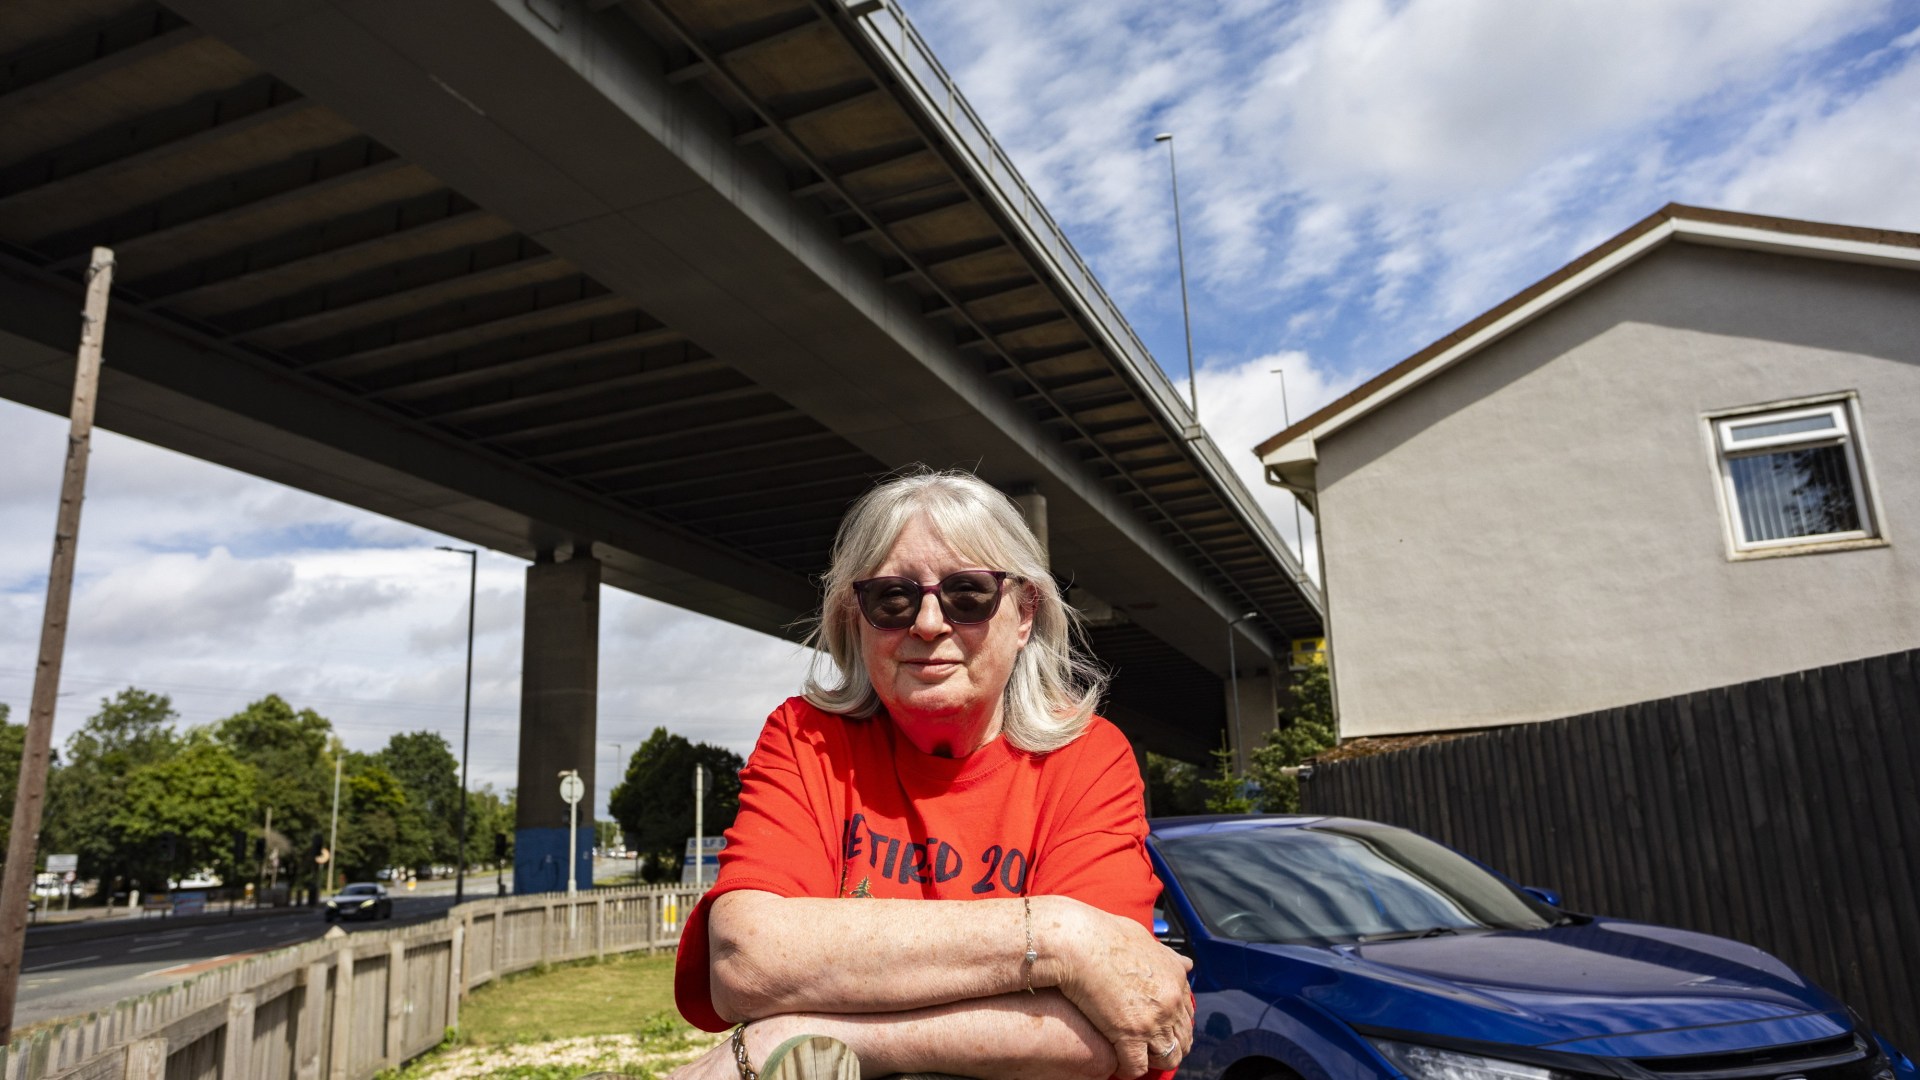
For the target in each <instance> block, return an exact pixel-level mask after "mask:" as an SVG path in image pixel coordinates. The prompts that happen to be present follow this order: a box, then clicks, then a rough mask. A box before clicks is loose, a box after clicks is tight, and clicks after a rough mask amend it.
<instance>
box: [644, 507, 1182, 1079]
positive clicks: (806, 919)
mask: <svg viewBox="0 0 1920 1080" xmlns="http://www.w3.org/2000/svg"><path fill="white" fill-rule="evenodd" d="M1070 620H1071V615H1070V614H1069V611H1068V609H1067V607H1066V606H1065V604H1064V603H1063V602H1062V600H1061V597H1060V593H1059V589H1058V588H1057V587H1056V586H1055V584H1054V581H1053V578H1052V576H1051V575H1050V574H1049V572H1048V569H1047V561H1046V556H1045V553H1044V552H1043V551H1042V550H1041V549H1040V546H1039V544H1038V543H1037V542H1036V541H1035V539H1034V536H1033V534H1032V532H1030V531H1029V530H1028V529H1027V527H1026V524H1025V523H1024V522H1023V521H1022V520H1021V517H1020V514H1019V511H1018V510H1017V509H1016V508H1015V506H1014V505H1013V503H1012V502H1011V500H1009V499H1008V498H1007V497H1006V496H1004V495H1002V494H1001V493H999V492H998V491H996V490H994V489H993V488H991V487H989V486H988V485H987V484H985V483H983V482H981V481H980V480H978V479H976V478H974V477H972V476H969V475H966V474H963V473H933V472H921V473H918V474H915V475H909V476H904V477H901V478H897V479H894V480H891V481H889V482H886V483H883V484H881V485H880V486H879V487H877V488H875V489H874V490H873V491H871V492H869V493H867V494H866V495H865V496H864V497H862V498H861V499H860V500H859V501H858V502H857V503H856V504H854V506H853V508H852V509H851V510H850V511H849V512H848V514H847V517H846V520H845V521H844V522H842V524H841V526H840V532H839V536H838V537H837V538H836V540H835V542H834V550H833V562H832V566H831V568H830V569H829V570H828V572H827V576H826V580H825V589H824V599H823V601H822V607H821V613H820V622H819V626H818V629H817V631H816V634H815V643H816V644H817V645H819V646H820V647H821V648H823V649H824V651H825V652H826V653H827V655H828V656H830V657H831V658H832V660H833V663H834V666H835V669H836V670H835V676H836V677H834V678H831V679H827V680H825V681H822V680H820V679H818V678H814V679H810V680H809V681H808V684H807V686H806V692H805V694H804V695H803V696H801V697H797V698H791V699H789V700H788V701H787V702H786V703H785V704H783V705H781V706H780V708H778V709H776V710H775V711H774V713H773V715H772V716H771V717H770V718H769V719H768V721H767V725H766V728H765V729H764V730H763V731H762V733H761V735H760V741H759V744H758V745H757V746H756V747H755V748H754V751H753V755H752V757H751V758H750V759H749V760H748V762H747V766H746V769H745V770H744V771H743V772H742V773H741V792H740V812H739V816H738V817H737V818H736V820H735V822H734V826H733V828H732V829H731V830H729V831H728V833H727V846H726V848H725V850H724V851H723V852H722V854H721V862H720V873H719V877H718V880H717V881H716V882H715V883H714V886H713V888H712V889H711V890H710V891H708V893H707V894H706V896H705V897H704V898H703V899H702V900H701V902H700V904H699V905H698V906H697V907H696V908H695V909H694V911H693V913H692V915H691V917H690V918H689V919H688V921H687V924H686V928H685V932H684V935H683V937H682V939H681V946H680V955H679V960H678V965H677V968H676V972H675V995H676V999H677V1001H678V1004H679V1006H680V1011H681V1012H682V1013H684V1014H685V1015H686V1017H687V1018H688V1019H689V1020H691V1021H692V1022H693V1023H695V1024H697V1025H699V1026H701V1027H703V1028H706V1029H707V1030H710V1031H721V1030H724V1029H725V1028H726V1027H728V1026H729V1025H734V1024H737V1025H739V1026H737V1027H736V1028H735V1029H734V1035H733V1038H732V1039H731V1040H729V1041H728V1042H725V1043H722V1044H721V1045H719V1046H718V1047H716V1048H715V1049H714V1050H713V1051H711V1052H709V1053H708V1054H707V1055H706V1056H705V1057H703V1058H701V1059H700V1060H698V1061H696V1062H695V1063H693V1064H692V1065H689V1066H687V1067H686V1068H684V1069H682V1070H681V1071H680V1073H678V1074H677V1075H676V1078H675V1080H734V1078H735V1077H736V1076H737V1077H739V1078H740V1080H754V1078H755V1075H756V1073H757V1072H758V1071H759V1070H760V1069H762V1068H765V1067H766V1066H767V1064H768V1059H769V1058H770V1057H779V1058H781V1059H782V1060H783V1061H785V1063H786V1067H784V1068H781V1069H780V1070H779V1074H780V1075H781V1076H783V1077H785V1076H795V1075H800V1076H806V1075H814V1076H817V1075H820V1074H821V1073H822V1072H823V1071H826V1072H828V1073H829V1074H830V1073H831V1072H832V1070H833V1068H834V1067H835V1066H834V1063H833V1061H832V1060H830V1059H831V1058H832V1057H833V1056H834V1055H833V1052H834V1051H840V1050H842V1049H843V1048H842V1046H841V1044H844V1051H847V1052H850V1053H845V1054H842V1056H843V1057H846V1058H847V1059H848V1060H852V1059H853V1055H857V1062H858V1064H857V1065H844V1064H843V1065H842V1066H840V1067H841V1068H843V1069H845V1071H844V1072H843V1073H842V1075H850V1074H852V1072H853V1071H854V1070H856V1069H857V1070H858V1072H861V1073H864V1074H865V1075H866V1076H869V1077H872V1076H878V1075H882V1074H888V1073H901V1072H938V1073H950V1074H958V1075H962V1076H973V1077H989V1078H994V1080H999V1078H1011V1077H1026V1076H1055V1077H1084V1078H1101V1077H1108V1076H1119V1077H1124V1078H1132V1077H1137V1076H1139V1075H1141V1074H1142V1073H1144V1072H1146V1071H1147V1070H1149V1069H1154V1070H1161V1071H1166V1070H1171V1069H1173V1068H1175V1067H1176V1066H1177V1065H1178V1064H1179V1062H1180V1058H1181V1055H1182V1054H1184V1053H1185V1052H1186V1050H1187V1048H1188V1047H1189V1046H1190V1045H1191V1042H1192V1021H1193V1017H1192V1011H1191V998H1190V996H1189V994H1188V992H1187V987H1186V980H1185V972H1186V970H1187V968H1188V967H1189V966H1190V964H1189V963H1188V961H1187V960H1186V959H1185V958H1183V957H1181V956H1179V955H1177V954H1176V953H1174V952H1173V951H1172V950H1170V949H1168V948H1166V947H1165V946H1163V945H1161V944H1160V943H1159V942H1157V941H1156V940H1154V938H1153V936H1152V932H1151V929H1150V927H1151V922H1152V908H1153V902H1154V899H1155V897H1156V896H1157V895H1158V893H1159V888H1160V886H1159V883H1158V881H1156V880H1155V878H1154V875H1153V870H1152V868H1151V866H1150V865H1149V864H1148V861H1147V855H1146V849H1145V846H1144V841H1145V837H1146V821H1145V818H1144V816H1143V810H1142V799H1141V783H1140V775H1139V771H1138V769H1137V768H1136V766H1135V763H1134V757H1133V753H1132V751H1131V750H1130V748H1129V747H1128V745H1127V741H1126V739H1125V737H1124V736H1122V735H1121V734H1120V732H1119V731H1118V730H1117V729H1116V728H1115V727H1114V726H1113V725H1112V724H1110V723H1108V722H1107V721H1106V720H1103V719H1101V718H1100V717H1097V716H1095V715H1093V709H1094V705H1095V703H1096V701H1097V699H1098V697H1099V695H1100V692H1101V690H1102V680H1101V678H1100V677H1099V675H1098V673H1097V671H1096V670H1095V669H1094V668H1093V667H1092V666H1091V665H1090V664H1089V663H1087V662H1086V660H1085V659H1084V658H1082V657H1081V656H1079V655H1078V654H1076V652H1075V651H1074V648H1073V645H1072V643H1071V640H1070V631H1071V625H1070ZM929 901H932V902H929ZM799 1036H823V1037H826V1039H830V1040H838V1042H828V1041H825V1040H823V1039H819V1038H816V1039H814V1040H813V1041H812V1042H811V1043H807V1044H805V1048H806V1049H807V1050H810V1051H818V1052H820V1053H825V1055H826V1057H825V1058H824V1059H823V1058H822V1057H821V1056H820V1053H814V1054H807V1053H798V1054H796V1053H788V1049H789V1047H792V1046H795V1045H800V1042H799V1040H798V1039H797V1037H799ZM823 1048H824V1049H823ZM796 1058H807V1059H808V1060H810V1061H814V1062H815V1065H814V1066H813V1067H812V1069H811V1070H809V1069H807V1068H795V1067H794V1064H793V1062H794V1059H796ZM823 1060H824V1061H825V1064H820V1062H821V1061H823Z"/></svg>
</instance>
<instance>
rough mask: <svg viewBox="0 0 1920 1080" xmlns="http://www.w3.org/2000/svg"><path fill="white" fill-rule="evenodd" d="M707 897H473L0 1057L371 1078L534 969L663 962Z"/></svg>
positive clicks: (53, 1064)
mask: <svg viewBox="0 0 1920 1080" xmlns="http://www.w3.org/2000/svg"><path fill="white" fill-rule="evenodd" d="M698 897H699V890H697V889H693V888H682V887H676V886H666V887H659V888H631V889H606V890H598V891H594V892H587V893H581V894H579V895H578V896H576V897H574V898H572V899H568V898H567V896H566V895H565V894H562V893H546V894H540V895H534V896H517V897H503V898H497V899H486V900H475V901H471V902H468V903H465V904H461V905H460V906H458V907H456V908H454V909H452V910H451V911H450V912H448V913H447V914H446V915H445V916H443V917H442V918H440V919H437V920H435V921H433V922H427V923H418V924H415V925H412V926H404V927H399V928H397V929H392V930H369V931H362V932H359V933H353V934H346V935H344V936H338V937H330V938H320V939H316V940H314V941H309V942H305V943H303V944H300V945H295V946H292V947H290V948H286V949H281V950H279V951H277V952H272V953H267V954H264V955H261V956H258V957H255V958H253V959H250V960H246V961H243V962H240V963H235V964H229V965H227V966H225V967H221V968H217V969H215V970H213V971H210V972H208V973H206V974H204V975H201V976H198V977H197V978H193V979H190V980H188V981H186V982H183V983H178V984H175V985H173V986H170V987H167V988H166V989H163V990H156V991H153V992H151V993H147V994H142V995H140V996H139V997H133V998H128V999H127V1000H125V1001H122V1002H120V1003H119V1004H117V1005H114V1006H113V1007H111V1008H109V1009H105V1010H102V1011H100V1012H96V1013H91V1014H89V1015H87V1016H84V1017H80V1018H76V1019H74V1020H69V1021H67V1022H65V1023H62V1024H59V1025H56V1026H54V1027H51V1028H46V1029H42V1030H40V1031H37V1032H34V1033H33V1034H32V1035H29V1036H28V1037H27V1038H25V1039H22V1040H19V1041H17V1042H15V1043H13V1044H12V1045H10V1046H7V1047H5V1048H4V1049H0V1080H255V1078H259V1080H365V1078H367V1077H371V1076H373V1075H374V1074H375V1073H376V1072H378V1071H380V1070H381V1069H383V1068H388V1067H390V1066H395V1065H399V1064H400V1063H402V1062H404V1061H406V1060H408V1059H410V1058H413V1057H417V1056H418V1055H420V1054H422V1053H425V1052H426V1051H428V1050H430V1049H432V1048H433V1047H434V1046H436V1045H438V1044H439V1043H440V1041H441V1040H442V1039H443V1038H444V1037H445V1035H446V1031H447V1029H448V1028H452V1027H456V1026H458V1024H459V1019H460V999H461V998H462V997H464V996H465V994H466V992H467V991H468V990H471V989H472V988H474V987H476V986H479V985H480V984H482V983H485V982H488V981H490V980H492V979H495V978H498V977H499V976H501V975H506V974H509V973H511V972H515V971H521V970H524V969H526V968H530V967H534V966H536V965H539V964H548V963H556V962H560V961H566V960H582V959H586V958H588V957H600V956H605V955H607V954H608V953H620V952H634V951H637V950H641V949H648V950H654V949H668V948H672V947H674V946H675V945H676V944H677V943H678V942H679V940H680V926H681V923H682V921H683V920H684V919H685V918H686V915H687V912H688V910H689V909H690V908H691V907H692V906H693V903H694V901H695V900H696V899H698Z"/></svg>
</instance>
